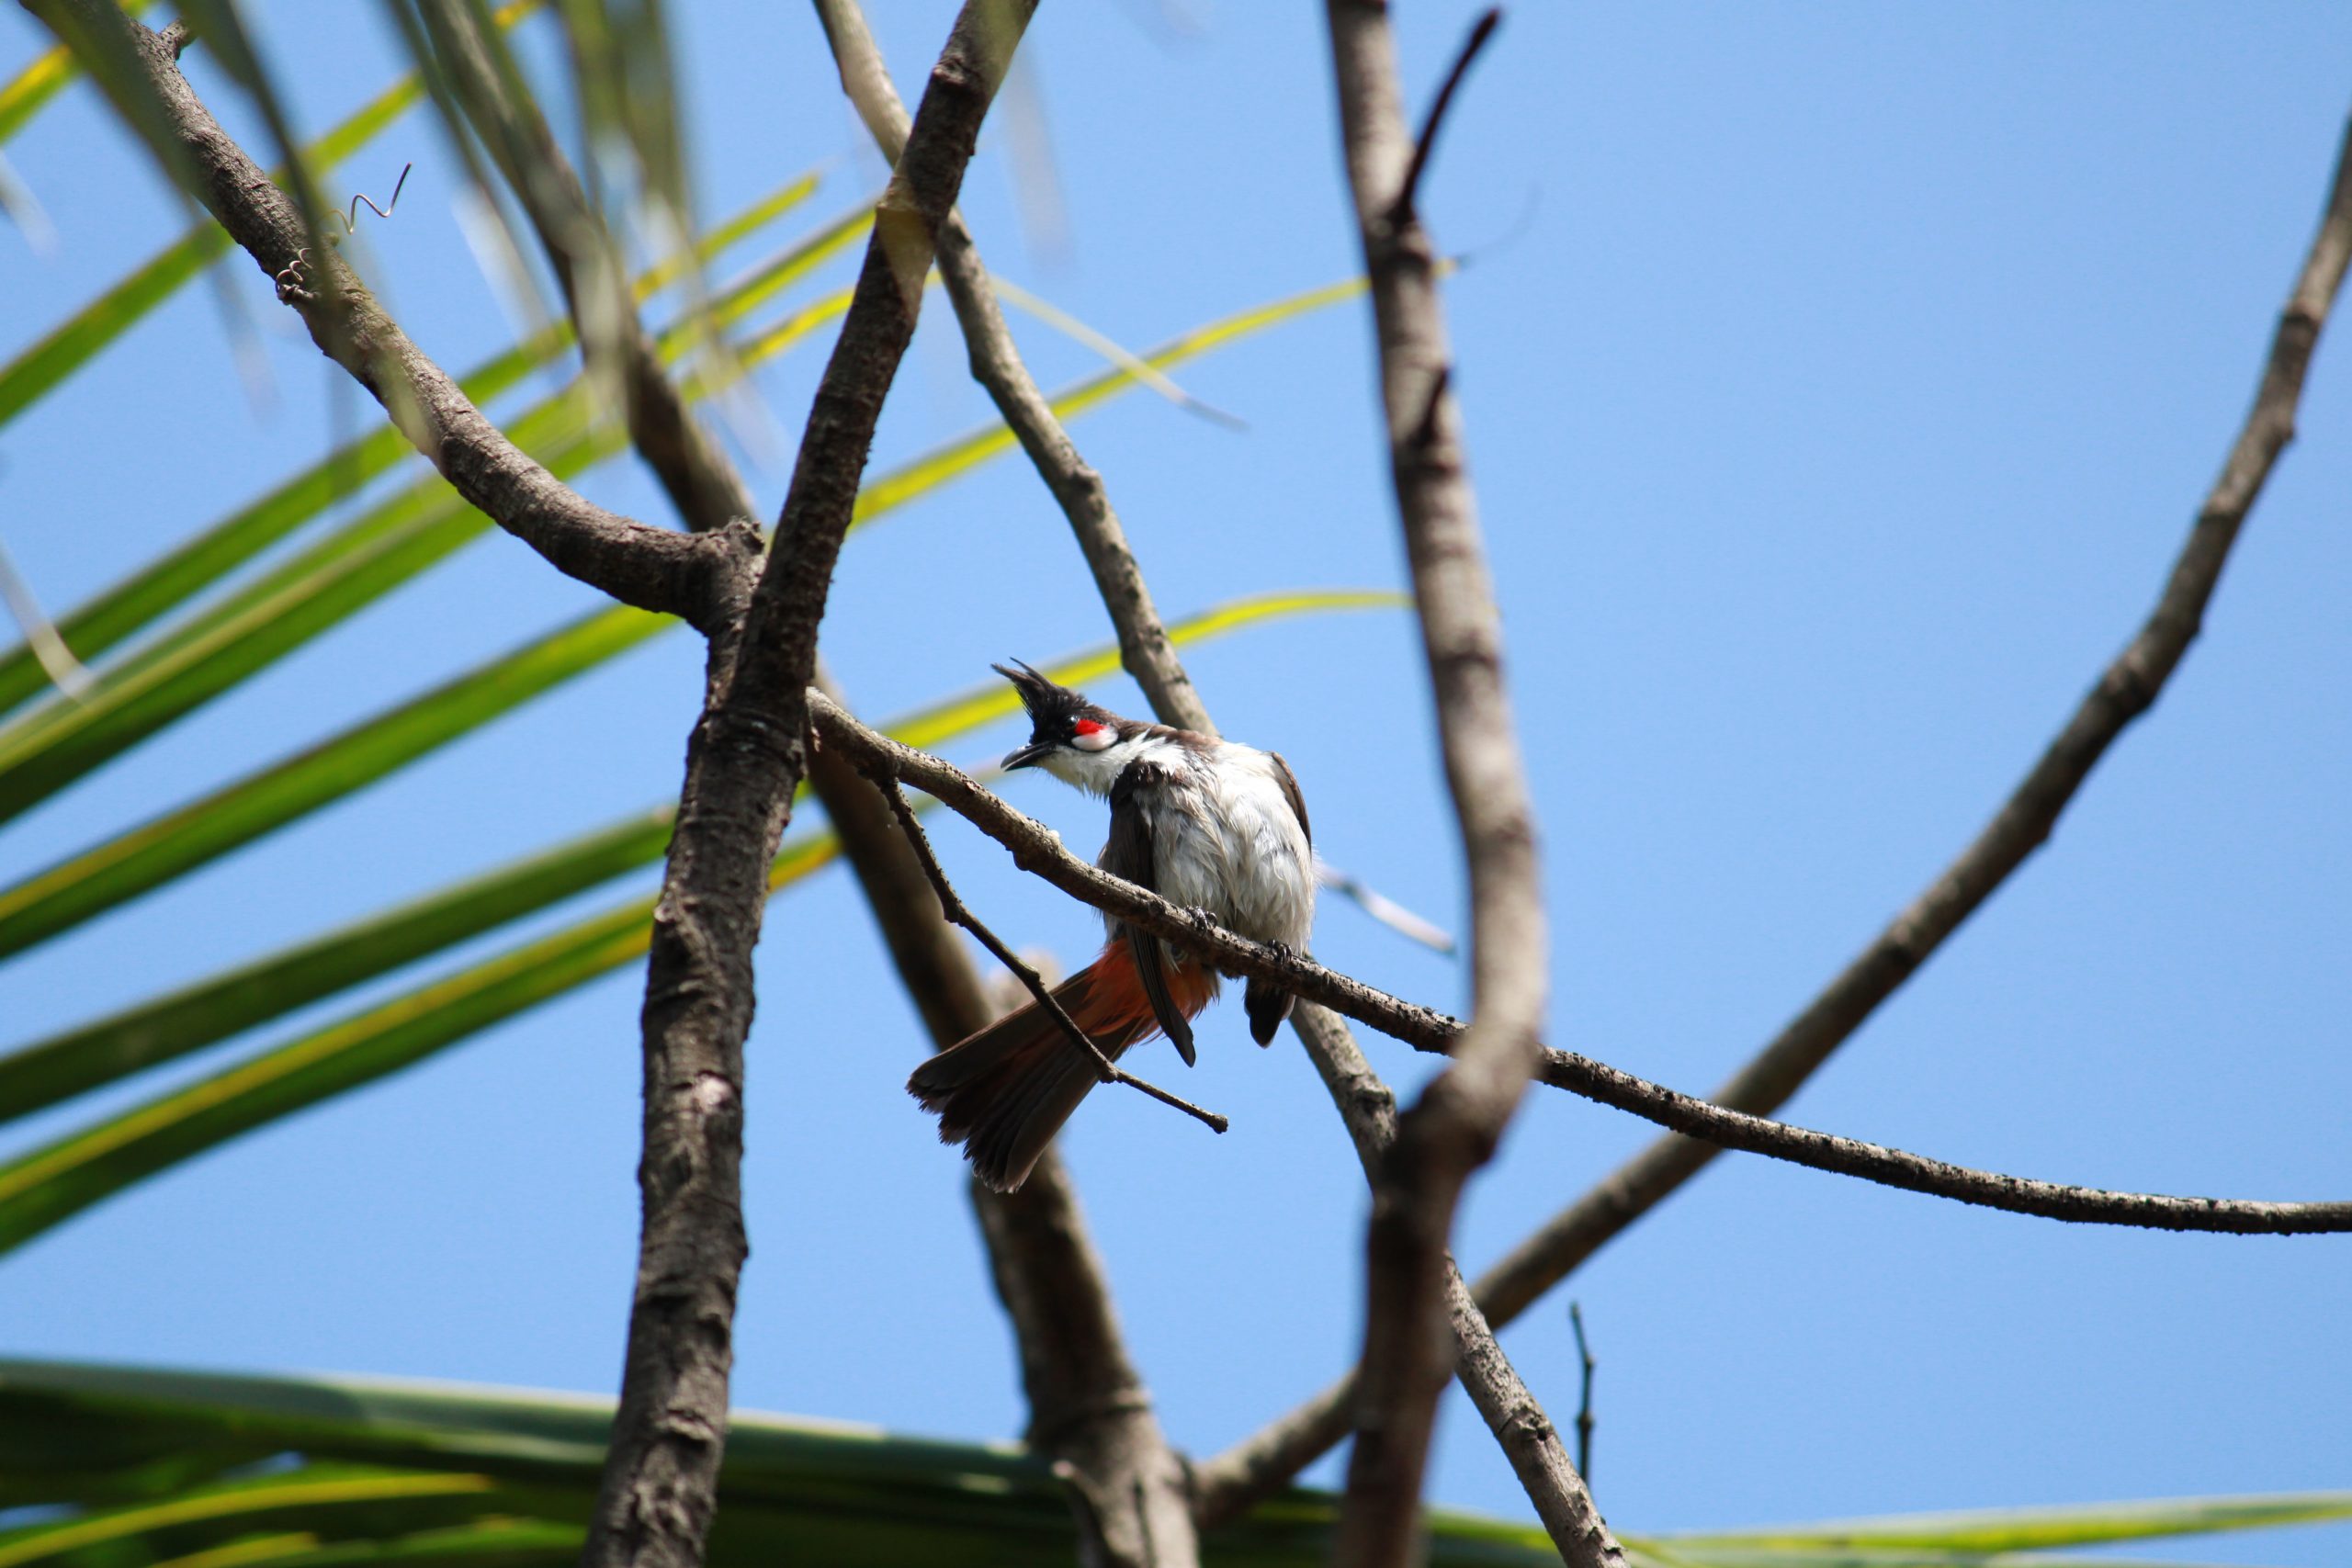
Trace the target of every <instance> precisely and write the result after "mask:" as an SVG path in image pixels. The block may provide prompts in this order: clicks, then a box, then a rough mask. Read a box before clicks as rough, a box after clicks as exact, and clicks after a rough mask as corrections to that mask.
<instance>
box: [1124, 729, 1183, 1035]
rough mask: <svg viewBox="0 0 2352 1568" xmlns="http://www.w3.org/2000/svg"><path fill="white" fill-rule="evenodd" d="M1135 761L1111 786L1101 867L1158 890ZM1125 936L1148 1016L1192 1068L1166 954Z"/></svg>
mask: <svg viewBox="0 0 2352 1568" xmlns="http://www.w3.org/2000/svg"><path fill="white" fill-rule="evenodd" d="M1141 767H1142V765H1141V764H1140V763H1133V762H1131V763H1129V764H1128V765H1127V767H1126V769H1125V772H1123V773H1120V774H1119V777H1118V780H1117V782H1115V783H1114V784H1112V785H1111V836H1110V838H1109V839H1108V840H1105V841H1104V843H1103V859H1102V866H1103V870H1104V871H1107V872H1109V873H1110V874H1112V875H1114V876H1122V877H1125V878H1126V880H1128V881H1129V882H1132V883H1134V884H1135V885H1136V886H1138V887H1148V888H1149V889H1151V891H1152V892H1154V893H1157V892H1159V886H1158V885H1157V884H1156V883H1155V882H1154V881H1153V878H1152V873H1153V869H1154V867H1155V866H1156V864H1157V862H1156V861H1155V860H1154V859H1153V857H1152V847H1151V824H1150V822H1149V821H1148V820H1147V819H1146V818H1145V817H1144V814H1143V805H1142V803H1141V802H1140V801H1138V800H1136V785H1137V784H1139V783H1140V782H1141ZM1119 929H1120V930H1121V931H1125V933H1126V938H1127V951H1128V952H1129V953H1133V954H1134V956H1135V961H1136V974H1137V975H1138V976H1141V978H1142V980H1143V994H1144V996H1145V997H1146V998H1148V999H1149V1000H1150V1002H1151V1011H1152V1016H1153V1017H1155V1018H1157V1019H1159V1027H1160V1028H1161V1029H1163V1030H1166V1031H1167V1032H1168V1038H1169V1041H1170V1043H1172V1044H1174V1046H1175V1047H1176V1052H1177V1055H1181V1056H1182V1057H1183V1058H1184V1065H1185V1066H1188V1067H1189V1066H1192V1065H1193V1026H1192V1024H1191V1023H1190V1022H1189V1021H1187V1020H1186V1019H1185V1017H1184V1015H1183V1013H1182V1011H1180V1010H1178V1009H1177V1006H1176V1000H1175V998H1173V997H1170V995H1169V994H1168V954H1167V953H1166V951H1165V950H1164V949H1163V948H1162V947H1161V946H1160V945H1159V938H1158V937H1156V936H1153V935H1152V934H1151V933H1150V932H1149V931H1138V930H1136V928H1135V927H1133V926H1130V925H1122V926H1121V927H1120V928H1119Z"/></svg>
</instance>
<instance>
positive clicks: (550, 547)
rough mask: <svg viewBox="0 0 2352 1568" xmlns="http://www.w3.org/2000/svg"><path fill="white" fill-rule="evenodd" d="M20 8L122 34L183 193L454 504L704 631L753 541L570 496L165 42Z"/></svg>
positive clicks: (79, 11) (112, 15)
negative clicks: (386, 419)
mask: <svg viewBox="0 0 2352 1568" xmlns="http://www.w3.org/2000/svg"><path fill="white" fill-rule="evenodd" d="M21 3H22V4H23V5H24V6H25V7H26V8H27V9H28V10H29V11H31V12H32V13H33V14H34V15H35V16H38V17H42V18H43V19H44V20H47V21H50V22H51V24H52V27H53V28H62V26H63V25H64V24H66V23H68V22H70V24H71V25H72V26H74V27H76V28H119V29H121V30H122V35H123V36H124V37H125V38H127V39H129V40H130V43H131V45H132V52H133V53H134V55H135V58H136V59H137V60H138V61H139V62H140V63H141V69H142V71H143V72H144V75H145V81H144V85H145V87H146V88H147V89H149V90H150V91H151V92H152V93H153V96H154V100H155V102H156V103H158V104H160V105H161V106H162V109H163V112H164V114H165V116H166V117H167V118H168V122H169V124H170V126H171V128H172V130H173V133H174V135H175V138H176V140H177V142H178V144H179V146H180V148H181V150H182V152H184V153H185V154H186V157H187V163H188V164H189V165H190V166H192V167H193V169H194V170H195V171H196V173H197V175H198V181H197V183H196V185H195V186H194V187H193V189H192V192H191V194H193V195H194V196H195V197H197V199H198V200H199V201H201V202H202V203H203V204H204V206H205V207H206V209H208V210H209V211H210V212H211V214H212V215H213V217H214V218H216V219H218V220H220V226H221V227H222V228H224V229H226V230H227V231H229V235H230V237H231V238H232V239H233V240H235V241H236V243H238V244H239V245H241V246H243V248H244V250H245V252H246V253H247V254H250V255H251V256H252V257H253V258H254V263H255V264H256V265H259V266H260V268H261V270H262V272H263V273H264V274H265V275H266V276H269V277H271V278H273V279H276V278H279V277H281V276H282V277H285V278H288V279H289V280H292V287H290V288H283V289H281V292H282V294H283V296H284V298H285V299H287V301H288V303H289V304H291V305H293V306H294V307H295V309H297V310H300V312H301V315H302V319H303V324H304V325H305V326H307V327H308V328H309V329H310V333H311V340H312V341H313V342H314V343H316V344H318V345H319V347H320V349H321V350H322V352H323V353H325V354H326V355H328V357H330V358H332V359H334V361H335V362H336V363H337V364H339V365H341V366H342V367H344V368H345V370H347V371H348V372H350V374H351V376H352V378H354V379H356V381H358V382H359V384H360V385H361V386H363V387H365V388H367V389H368V392H369V393H371V394H372V395H373V396H374V397H375V398H376V400H377V401H379V403H381V404H383V406H384V410H385V412H387V413H388V414H390V416H391V419H392V423H394V424H395V425H397V426H398V427H399V428H400V430H401V433H402V434H404V435H406V436H407V437H408V439H409V440H410V441H411V442H412V443H413V444H414V446H415V447H416V449H417V450H418V451H419V452H421V453H423V454H424V456H425V457H427V458H428V459H430V460H431V461H432V463H433V465H434V467H435V468H437V469H439V470H440V472H441V476H442V477H443V478H444V479H447V480H448V481H449V483H450V484H451V485H452V486H453V487H455V488H456V490H457V491H458V494H459V495H461V496H463V497H464V498H465V499H466V500H467V501H468V502H470V503H471V504H472V505H474V506H475V507H477V508H479V509H480V510H481V512H482V513H484V514H485V515H487V516H488V517H489V518H490V519H491V520H492V522H494V523H496V524H497V525H499V526H500V527H502V528H503V529H505V530H506V531H507V532H508V533H510V534H513V535H514V536H515V537H517V538H519V539H521V540H522V541H523V542H524V543H526V544H527V545H529V546H530V547H532V548H533V549H535V550H537V551H538V552H539V554H540V555H542V556H544V557H546V558H547V559H548V561H549V562H551V563H553V564H554V565H555V567H556V568H557V569H558V570H561V571H563V572H565V573H566V574H568V575H570V576H572V577H576V578H578V579H580V580H581V581H583V582H586V583H588V584H590V585H591V586H592V587H594V588H598V589H601V590H602V591H604V592H606V593H609V594H611V595H612V596H613V597H614V598H616V599H618V600H620V601H622V602H623V603H624V604H634V605H636V606H638V607H639V608H640V609H647V610H658V611H662V612H665V613H668V614H672V615H679V616H682V617H683V618H684V619H685V620H687V621H689V622H692V623H693V624H694V625H695V626H698V627H700V628H701V629H702V630H704V631H705V632H708V631H710V630H711V629H712V627H713V626H714V625H715V624H716V617H717V616H718V615H719V613H720V610H719V607H720V606H721V605H722V604H725V603H727V602H728V601H729V598H730V597H731V595H732V594H733V593H734V592H736V584H737V583H738V581H739V580H743V579H746V578H748V575H749V572H750V570H751V569H752V561H753V559H754V558H755V554H756V548H757V545H756V541H755V540H754V539H752V538H751V537H750V536H747V535H740V534H727V535H720V536H715V537H711V538H703V539H696V538H691V537H688V536H684V535H680V534H676V533H673V532H671V531H670V530H668V529H665V528H654V527H649V526H647V525H644V524H642V523H637V522H633V521H631V520H629V519H628V518H625V517H620V516H616V514H614V513H610V512H606V511H605V510H604V509H603V508H602V507H599V506H594V505H592V504H590V503H589V502H586V501H584V500H582V498H581V497H580V496H579V495H578V494H577V493H575V492H574V491H572V490H571V488H570V487H568V486H566V485H564V484H563V483H562V482H561V481H560V480H559V479H556V477H555V476H554V475H552V474H550V473H548V470H547V469H546V468H542V467H540V466H539V464H537V462H535V461H533V460H532V459H531V458H530V457H527V456H526V455H525V454H524V453H523V451H522V450H521V449H520V448H518V447H516V446H515V444H514V443H513V442H511V441H509V440H508V439H507V438H506V436H505V435H504V434H503V433H502V432H501V431H500V430H499V429H498V427H497V426H496V425H494V424H492V423H490V421H489V420H488V419H486V418H484V417H483V415H482V413H481V410H479V409H477V408H475V407H474V405H473V403H472V402H471V401H470V400H468V399H467V397H466V395H465V394H464V392H462V391H460V390H459V389H458V385H457V383H456V382H455V381H453V380H451V379H450V378H449V377H448V376H447V374H445V373H444V372H443V371H442V369H441V368H440V367H439V366H437V365H435V363H434V362H433V361H432V360H431V359H430V358H428V357H426V355H424V351H423V350H421V349H419V348H418V347H417V346H416V344H413V343H412V342H410V341H409V339H408V337H407V335H406V334H405V333H402V332H401V329H400V327H399V325H398V324H397V323H395V322H394V321H392V319H391V318H390V316H388V315H386V314H385V313H384V311H383V310H382V308H381V307H379V305H378V304H377V303H376V300H375V298H374V296H373V295H371V294H369V293H368V290H367V288H365V287H364V286H363V285H362V284H361V283H360V281H359V279H358V276H357V275H356V274H355V273H353V272H352V270H351V269H350V268H349V267H348V266H347V265H345V263H344V261H343V258H342V256H341V254H338V253H337V252H335V251H334V249H333V248H332V247H327V248H326V249H325V254H317V251H316V249H315V248H314V247H312V246H311V243H310V239H309V231H308V229H307V227H306V225H305V224H304V222H303V220H302V217H301V214H300V212H299V211H298V210H297V209H296V207H295V204H294V202H293V201H292V199H291V198H290V197H288V196H287V195H286V193H285V192H283V191H281V190H280V189H278V188H277V186H275V185H273V184H272V183H270V179H269V176H268V175H266V174H264V173H263V172H262V170H261V168H260V167H259V166H258V165H257V164H254V161H253V160H252V159H251V158H249V157H247V156H246V155H245V153H244V152H243V149H242V148H240V147H239V146H238V145H237V144H236V143H235V142H234V141H232V140H231V139H230V137H229V135H228V134H227V132H225V131H223V130H221V129H220V124H219V123H218V122H217V121H215V120H214V118H212V115H211V112H210V111H209V110H208V109H207V108H206V107H204V105H203V103H202V102H201V101H199V100H198V97H197V96H196V93H195V91H194V89H193V88H191V87H190V86H189V85H188V83H187V78H186V77H184V76H182V75H181V74H180V72H179V67H178V64H177V62H176V61H175V58H174V53H173V43H172V40H170V39H165V38H164V37H162V36H159V35H158V34H155V33H153V32H150V31H149V30H148V29H147V28H144V27H141V25H140V24H139V23H138V22H137V21H136V20H135V19H134V18H132V17H129V16H126V15H125V14H124V13H123V12H122V10H121V9H120V7H119V6H116V5H114V4H113V3H112V0H21ZM62 36H70V34H62ZM101 80H103V76H101ZM149 112H152V110H150V111H149ZM322 284H324V285H327V286H325V287H322Z"/></svg>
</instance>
